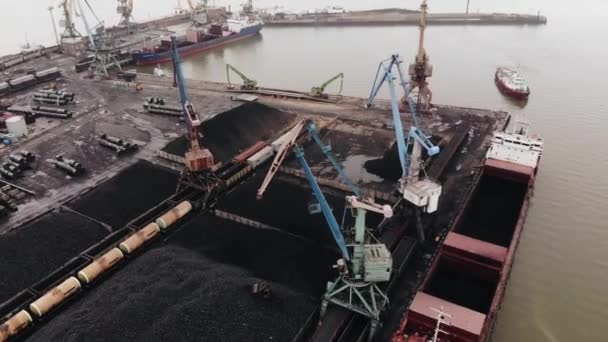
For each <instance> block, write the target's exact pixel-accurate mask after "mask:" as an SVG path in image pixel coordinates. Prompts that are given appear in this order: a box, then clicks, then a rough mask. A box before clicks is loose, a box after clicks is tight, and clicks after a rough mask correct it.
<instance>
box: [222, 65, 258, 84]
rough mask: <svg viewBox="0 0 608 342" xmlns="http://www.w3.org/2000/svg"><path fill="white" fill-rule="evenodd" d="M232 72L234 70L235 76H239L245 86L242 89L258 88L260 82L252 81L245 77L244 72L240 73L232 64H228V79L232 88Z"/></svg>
mask: <svg viewBox="0 0 608 342" xmlns="http://www.w3.org/2000/svg"><path fill="white" fill-rule="evenodd" d="M230 70H232V71H233V72H234V73H235V74H237V75H238V76H239V77H240V78H241V79H242V80H243V85H242V86H241V89H255V88H257V85H258V82H257V81H256V80H253V79H250V78H249V77H247V76H245V75H244V74H243V73H242V72H240V71H239V70H238V69H237V68H235V67H233V66H232V65H230V64H226V79H227V81H228V84H229V85H230V87H232V83H231V82H230Z"/></svg>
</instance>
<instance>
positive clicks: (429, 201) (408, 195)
mask: <svg viewBox="0 0 608 342" xmlns="http://www.w3.org/2000/svg"><path fill="white" fill-rule="evenodd" d="M401 63H402V62H401V60H400V59H399V56H398V55H393V56H391V58H389V59H387V60H384V61H382V62H380V65H379V66H378V72H377V74H376V79H375V81H374V85H373V87H372V92H371V94H370V97H369V99H368V101H367V105H366V106H367V107H371V105H372V103H373V101H374V99H375V97H376V95H377V94H378V92H379V90H380V88H381V87H382V85H383V84H384V83H386V84H387V85H388V88H389V93H390V97H391V110H392V114H393V125H394V129H395V136H396V138H397V148H398V153H399V161H400V163H401V170H402V177H401V179H400V180H399V188H398V189H399V192H400V193H401V194H402V195H403V198H404V199H405V200H406V201H408V202H409V203H411V204H413V205H414V206H416V207H417V208H419V209H420V210H422V211H423V212H425V213H429V214H430V213H433V212H435V211H436V210H437V206H438V204H439V197H440V196H441V185H440V184H439V183H437V182H435V181H433V180H431V179H429V178H428V177H426V175H423V177H421V174H424V168H423V165H422V164H423V162H422V149H424V150H425V151H426V152H427V154H428V155H429V157H431V156H434V155H436V154H438V153H439V147H438V146H435V145H434V144H433V143H432V142H431V140H430V139H429V137H427V136H426V135H425V134H424V133H423V132H422V130H421V129H420V124H419V121H418V115H417V112H416V108H415V106H414V104H413V101H410V100H408V101H407V103H408V105H409V109H410V112H411V114H412V121H413V125H412V127H410V129H409V132H408V136H407V140H406V139H405V137H404V133H403V124H402V122H401V113H400V112H399V104H398V102H397V94H396V91H395V77H394V76H393V70H394V68H395V67H396V68H397V72H398V74H399V77H400V84H401V86H402V87H403V91H404V93H405V94H409V85H408V82H407V80H406V79H405V77H404V76H403V73H402V71H401V67H400V64H401ZM410 143H411V144H413V148H412V153H411V155H410V156H408V154H407V147H408V146H409V145H410ZM419 214H420V212H419V211H417V212H416V215H419ZM418 224H420V220H418ZM418 230H419V238H420V240H421V241H424V233H423V231H422V228H421V227H418Z"/></svg>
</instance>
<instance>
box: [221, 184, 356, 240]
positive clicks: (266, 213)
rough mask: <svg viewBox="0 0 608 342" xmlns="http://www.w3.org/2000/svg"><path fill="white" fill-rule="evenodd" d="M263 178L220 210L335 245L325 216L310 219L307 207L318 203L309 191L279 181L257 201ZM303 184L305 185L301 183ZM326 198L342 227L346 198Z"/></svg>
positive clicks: (231, 195)
mask: <svg viewBox="0 0 608 342" xmlns="http://www.w3.org/2000/svg"><path fill="white" fill-rule="evenodd" d="M264 176H265V175H264V174H263V173H259V174H257V175H256V176H255V177H254V178H253V179H251V180H249V181H248V182H246V183H244V184H241V185H240V186H239V187H238V188H236V189H235V190H234V191H232V192H231V193H229V194H227V195H226V196H225V197H224V198H222V199H221V200H220V201H219V202H218V208H219V209H221V210H223V211H227V212H229V213H233V214H236V215H239V216H243V217H246V218H249V219H252V220H255V221H258V222H262V223H265V224H268V225H271V226H273V227H276V228H279V229H283V230H285V231H288V232H290V233H293V234H297V235H299V236H304V237H307V238H310V239H312V240H314V241H318V242H319V243H323V244H328V245H334V244H335V243H334V242H333V241H334V240H333V238H332V235H331V233H330V231H329V228H328V227H327V222H326V221H325V218H324V217H323V214H322V213H318V214H312V215H311V214H310V213H309V212H308V204H309V203H312V202H315V200H314V196H313V193H312V190H311V189H310V188H306V187H304V186H302V185H298V184H294V183H291V182H286V181H284V180H282V179H280V178H278V177H276V178H275V179H274V180H273V181H272V183H271V184H270V186H269V187H268V189H267V190H266V192H265V193H264V198H263V199H262V200H257V199H256V193H257V190H258V187H259V186H260V184H261V182H262V179H263V177H264ZM302 182H304V183H305V182H306V181H305V180H302ZM306 184H307V183H306ZM325 198H326V199H327V202H328V203H329V205H330V207H331V208H332V210H333V213H334V216H335V217H336V218H337V220H338V223H341V221H342V216H343V213H344V205H345V197H344V196H342V197H339V196H335V195H332V194H328V193H327V192H326V193H325Z"/></svg>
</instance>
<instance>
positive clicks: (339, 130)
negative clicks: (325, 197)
mask: <svg viewBox="0 0 608 342" xmlns="http://www.w3.org/2000/svg"><path fill="white" fill-rule="evenodd" d="M318 135H319V138H320V139H321V141H322V142H323V143H324V144H326V145H329V146H331V151H332V154H333V155H334V157H335V158H336V160H337V161H338V162H339V163H340V164H341V166H342V168H343V170H344V173H345V174H346V175H347V176H348V177H349V178H350V179H351V180H352V181H353V182H355V183H357V184H359V185H362V186H365V187H368V188H373V189H377V190H379V191H386V192H390V191H391V190H393V189H394V182H392V181H391V180H387V179H383V178H382V177H378V176H376V175H374V174H371V173H370V172H369V170H366V168H364V165H365V164H366V163H367V162H368V161H369V160H374V159H375V158H378V157H379V156H382V155H383V154H384V153H385V151H386V150H387V149H389V148H390V146H391V144H392V143H393V141H394V140H395V138H394V134H393V133H392V132H391V131H388V130H383V129H379V128H375V127H369V126H365V125H363V124H362V123H354V122H349V121H344V120H336V121H335V122H334V123H332V124H330V125H328V126H327V127H324V128H322V129H321V130H320V131H319V133H318ZM304 154H305V157H306V161H307V162H308V164H309V165H310V167H311V169H312V170H313V171H314V172H315V175H316V176H317V177H320V178H324V179H329V180H339V175H338V172H337V171H336V170H335V169H334V168H333V166H332V165H331V163H330V161H329V160H328V159H327V157H326V156H325V154H323V152H322V151H321V148H320V147H319V145H317V144H316V143H315V142H314V141H310V142H308V143H307V144H306V145H305V147H304ZM285 164H287V165H288V166H289V167H291V168H297V169H299V168H300V166H299V164H298V163H297V161H296V160H295V159H293V158H292V159H291V161H290V162H289V163H285ZM391 166H393V165H384V164H383V165H382V167H388V168H390V167H391ZM394 167H396V168H397V169H398V172H399V175H401V169H400V165H399V163H397V164H396V165H394Z"/></svg>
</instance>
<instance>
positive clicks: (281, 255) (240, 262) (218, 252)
mask: <svg viewBox="0 0 608 342" xmlns="http://www.w3.org/2000/svg"><path fill="white" fill-rule="evenodd" d="M171 243H177V244H179V245H181V246H183V247H186V248H188V249H191V250H193V251H197V252H198V253H201V254H204V255H205V256H206V257H210V258H212V259H215V260H217V261H219V262H222V263H227V264H232V265H235V266H239V267H242V268H244V269H247V270H248V271H250V272H252V273H253V275H255V276H256V277H260V278H263V279H268V280H271V281H275V282H278V283H281V284H283V285H285V286H288V287H289V288H291V289H297V290H299V291H302V292H305V293H308V294H311V295H314V296H316V297H319V296H320V295H321V293H322V292H323V290H324V288H325V284H326V283H327V281H328V280H330V279H332V278H334V277H335V276H336V274H335V271H334V270H333V269H332V265H334V264H335V262H336V260H337V259H338V257H339V255H338V253H336V252H335V251H333V250H328V249H325V248H323V246H321V245H319V244H318V243H315V242H314V241H309V240H303V239H299V238H297V237H294V236H292V235H288V234H282V233H280V232H277V231H273V230H261V229H255V228H251V227H247V226H243V225H240V224H237V223H234V222H232V221H228V220H224V219H220V218H217V217H215V216H211V215H201V216H198V217H197V218H196V219H194V220H193V221H191V222H189V223H188V224H187V226H186V227H185V228H184V229H183V230H181V231H180V232H179V233H178V234H177V236H175V237H172V238H171Z"/></svg>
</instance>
